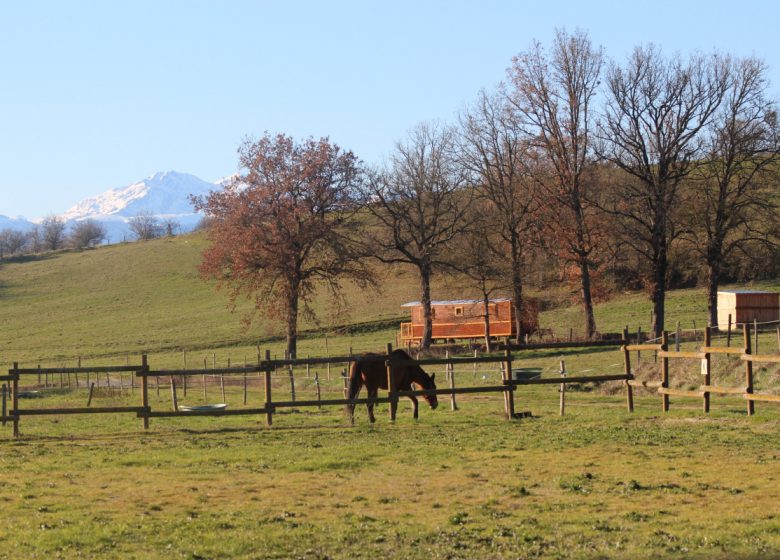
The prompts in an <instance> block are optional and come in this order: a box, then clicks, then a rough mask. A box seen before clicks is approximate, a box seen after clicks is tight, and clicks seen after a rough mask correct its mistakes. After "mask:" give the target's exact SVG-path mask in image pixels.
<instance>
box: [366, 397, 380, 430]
mask: <svg viewBox="0 0 780 560" xmlns="http://www.w3.org/2000/svg"><path fill="white" fill-rule="evenodd" d="M378 395H379V388H376V389H373V390H371V391H368V398H369V399H375V398H376V397H377V396H378ZM366 408H368V419H369V421H370V422H371V423H372V424H373V423H374V422H376V417H374V403H371V402H369V403H366Z"/></svg>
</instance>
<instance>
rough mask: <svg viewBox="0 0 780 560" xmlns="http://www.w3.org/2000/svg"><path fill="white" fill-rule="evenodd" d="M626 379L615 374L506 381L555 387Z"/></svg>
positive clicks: (619, 374) (624, 375)
mask: <svg viewBox="0 0 780 560" xmlns="http://www.w3.org/2000/svg"><path fill="white" fill-rule="evenodd" d="M626 379H628V377H626V374H625V373H616V374H614V375H591V376H585V377H567V378H565V379H562V378H560V377H543V378H537V379H511V380H509V381H507V384H509V385H555V384H557V383H596V382H601V381H624V380H626Z"/></svg>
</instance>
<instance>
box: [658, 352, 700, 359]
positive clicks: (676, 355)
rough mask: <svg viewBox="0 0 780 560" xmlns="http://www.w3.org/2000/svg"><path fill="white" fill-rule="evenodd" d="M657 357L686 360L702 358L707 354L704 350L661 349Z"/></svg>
mask: <svg viewBox="0 0 780 560" xmlns="http://www.w3.org/2000/svg"><path fill="white" fill-rule="evenodd" d="M658 357H659V358H672V359H686V360H704V359H705V358H706V357H707V354H706V353H704V352H676V351H675V352H670V351H666V350H661V351H660V352H658Z"/></svg>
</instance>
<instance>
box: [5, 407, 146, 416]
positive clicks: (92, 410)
mask: <svg viewBox="0 0 780 560" xmlns="http://www.w3.org/2000/svg"><path fill="white" fill-rule="evenodd" d="M144 410H145V409H144V408H143V407H141V406H104V407H84V408H25V409H24V410H17V411H13V410H12V411H11V412H12V413H13V414H16V415H18V416H49V415H54V414H115V413H120V412H132V413H138V412H143V411H144Z"/></svg>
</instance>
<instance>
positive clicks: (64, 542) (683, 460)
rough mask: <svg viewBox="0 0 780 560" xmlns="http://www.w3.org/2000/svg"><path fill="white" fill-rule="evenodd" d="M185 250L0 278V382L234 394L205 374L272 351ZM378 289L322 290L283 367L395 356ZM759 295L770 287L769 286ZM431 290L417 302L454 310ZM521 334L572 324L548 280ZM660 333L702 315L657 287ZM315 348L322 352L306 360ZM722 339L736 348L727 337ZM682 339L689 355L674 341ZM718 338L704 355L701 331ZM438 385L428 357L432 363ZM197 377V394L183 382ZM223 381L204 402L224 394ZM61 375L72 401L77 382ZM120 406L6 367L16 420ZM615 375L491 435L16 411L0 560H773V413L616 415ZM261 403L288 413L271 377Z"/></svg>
mask: <svg viewBox="0 0 780 560" xmlns="http://www.w3.org/2000/svg"><path fill="white" fill-rule="evenodd" d="M204 243H205V240H204V238H202V237H201V236H198V235H192V236H183V237H179V238H174V239H163V240H157V241H153V242H148V243H134V244H127V245H118V246H111V247H101V248H98V249H95V250H90V251H84V252H64V253H60V254H55V255H49V256H41V257H35V258H31V259H26V260H20V261H14V262H4V263H2V264H0V368H2V369H7V368H8V367H9V366H10V365H11V363H12V362H14V361H17V362H19V363H20V365H21V366H23V367H34V366H35V365H37V364H38V363H40V364H41V365H43V366H44V367H45V366H50V367H51V366H59V365H68V366H75V365H76V363H77V360H78V359H79V357H80V358H81V360H82V365H122V364H125V363H129V364H137V363H139V361H140V355H141V354H142V353H147V354H148V356H149V364H150V366H151V368H152V369H155V368H175V367H181V366H183V365H185V363H186V365H187V367H190V368H204V375H205V377H203V376H201V375H197V376H194V377H191V378H189V380H188V386H187V394H186V395H185V394H184V387H183V385H182V382H181V380H178V386H177V395H178V399H179V404H204V403H217V402H223V401H224V402H226V403H227V404H228V407H229V408H231V409H235V408H241V407H243V406H244V403H243V382H244V380H243V377H242V376H241V375H234V376H229V377H226V378H225V379H224V380H221V379H220V378H219V377H217V376H213V375H211V374H209V373H208V369H210V368H211V367H212V366H214V365H216V366H217V367H223V366H226V365H227V364H228V361H230V363H231V365H241V364H243V362H244V360H246V361H247V362H249V363H251V362H252V361H254V360H255V359H256V355H257V351H258V346H259V347H260V349H261V351H265V349H270V350H271V352H272V354H276V355H278V356H281V353H282V348H283V341H282V337H281V333H280V330H279V326H278V325H277V323H275V322H273V321H271V320H270V319H268V318H258V319H257V320H256V321H255V323H254V324H253V325H252V326H251V327H249V328H248V329H247V328H245V327H243V326H242V325H241V323H240V312H241V311H242V310H243V311H246V310H248V309H249V308H250V307H251V305H250V304H249V303H248V302H240V303H239V313H238V314H231V313H229V312H228V311H227V309H226V295H225V294H224V293H217V292H214V290H213V288H212V286H210V285H208V284H206V283H204V282H203V281H201V280H200V279H199V278H198V275H197V271H196V270H195V267H196V266H197V262H198V260H199V254H200V251H201V249H202V248H203V246H204ZM377 275H378V277H379V278H381V280H382V282H381V286H380V287H381V290H380V291H378V292H366V291H362V290H359V289H357V288H356V287H354V286H346V287H345V294H346V295H347V299H349V300H350V301H351V306H350V307H348V308H343V307H339V306H337V305H335V304H334V302H332V301H330V300H329V299H328V297H327V296H326V295H325V294H321V295H319V296H318V297H317V298H316V300H315V302H314V306H315V308H316V309H317V311H318V312H319V314H320V317H321V324H315V323H312V322H306V321H304V322H303V324H302V329H303V337H302V340H301V343H300V345H299V348H300V354H301V356H303V355H305V354H310V355H311V356H322V355H324V354H326V353H327V354H329V355H331V356H333V355H345V354H347V353H348V352H349V349H350V348H352V350H353V352H354V353H359V352H362V351H366V350H380V351H381V350H383V349H384V347H385V344H386V343H387V342H395V333H396V331H397V324H398V322H400V320H402V318H403V314H402V312H401V310H400V308H399V305H400V304H401V303H403V302H405V301H409V300H412V299H417V293H416V290H417V281H416V279H415V277H414V275H413V274H412V273H411V272H410V271H409V270H406V269H403V268H380V267H378V268H377ZM762 287H767V288H773V289H776V288H777V285H776V284H766V285H762ZM462 295H464V293H463V288H462V287H460V286H459V285H458V282H457V281H456V280H454V279H452V278H447V277H440V278H439V279H438V280H437V283H436V285H435V291H434V296H435V297H437V298H446V297H456V296H462ZM531 295H533V296H535V297H539V298H540V299H541V301H542V306H543V312H542V315H541V323H542V326H543V327H544V328H550V329H552V330H553V331H554V333H555V334H556V335H558V336H561V337H565V336H568V332H569V329H570V328H573V329H574V331H575V335H576V334H577V333H578V332H579V331H580V330H581V327H580V325H581V319H580V310H579V308H578V307H577V306H570V304H569V296H570V294H569V292H568V290H567V289H566V288H564V287H556V288H554V289H550V290H548V291H544V292H538V291H537V292H532V294H531ZM596 313H597V321H598V324H599V329H600V330H602V331H604V332H609V331H613V332H614V331H619V330H620V329H622V327H623V326H625V325H628V326H629V327H630V329H631V330H632V331H634V332H635V331H636V327H637V326H642V328H643V330H645V331H646V330H647V329H648V327H649V324H648V323H649V313H650V305H649V303H648V302H647V300H646V297H645V295H644V294H640V293H632V294H622V295H619V296H617V297H615V298H614V299H613V300H611V301H608V302H604V303H601V304H599V305H598V306H597V308H596ZM668 317H669V324H668V325H669V328H670V330H673V328H674V324H675V322H676V321H680V322H681V323H682V326H683V328H685V329H690V328H692V326H693V321H696V325H697V327H699V328H701V327H702V326H703V324H704V322H705V303H704V292H703V291H702V290H681V291H675V292H672V293H670V294H669V299H668ZM326 337H327V348H326ZM738 342H739V338H738V337H737V339H736V341H735V343H738ZM698 344H700V341H699V342H694V341H689V342H685V343H684V344H683V349H685V350H692V349H694V348H695V347H696V346H697V345H698ZM715 344H719V345H724V344H725V340H724V339H723V337H719V338H717V339H716V340H715ZM777 344H778V340H777V334H776V333H774V332H764V333H761V335H760V340H759V349H760V351H761V353H770V352H777ZM631 359H632V362H633V365H634V371H635V373H636V375H637V377H638V378H640V379H657V378H658V375H659V370H658V364H657V363H656V362H655V359H654V356H653V354H652V353H651V352H642V354H641V357H640V356H638V355H637V353H636V352H632V354H631ZM561 360H563V361H564V362H565V367H566V370H567V372H568V373H569V374H570V375H574V374H578V375H588V374H592V375H598V374H609V373H618V372H621V371H622V369H623V356H622V354H621V353H620V352H619V351H618V350H617V349H614V348H593V349H578V350H537V351H528V352H523V353H518V354H516V355H515V356H514V362H513V363H514V365H515V366H517V367H531V366H533V367H540V368H542V370H543V375H545V376H557V375H558V369H559V367H560V363H561ZM343 367H344V365H338V364H336V365H334V366H333V367H331V368H330V372H328V369H327V368H326V367H325V366H318V367H316V368H315V367H311V368H310V369H309V371H308V372H307V371H306V369H305V368H296V369H295V371H294V378H295V388H296V395H297V397H298V398H299V399H304V398H305V399H313V398H315V396H316V389H317V386H316V385H315V381H314V375H315V373H316V374H317V377H318V379H319V383H320V390H321V393H322V396H323V398H329V397H330V398H339V397H340V396H341V394H342V391H343V379H342V378H341V376H340V375H341V370H342V368H343ZM743 367H744V365H743V364H742V363H741V362H740V361H739V360H736V359H734V358H730V357H727V356H715V357H714V358H713V380H714V381H713V382H714V383H715V384H718V385H724V386H731V385H733V386H737V385H741V384H742V377H743V375H744V374H743V371H744V369H743ZM430 371H431V372H435V373H436V378H437V381H438V384H439V386H443V385H445V375H444V371H443V366H437V367H433V368H430ZM499 377H500V372H499V370H498V366H497V365H491V366H481V367H479V368H476V369H475V368H474V367H473V366H471V365H468V366H458V369H457V370H456V372H455V382H456V385H457V386H468V385H479V384H496V383H497V382H498V380H499ZM204 379H205V381H206V391H205V394H204V391H203V382H204ZM755 379H756V390H757V391H759V392H774V393H780V373H779V372H778V367H777V365H771V364H769V365H764V364H756V368H755ZM223 382H224V387H225V396H224V398H223V396H222V384H223ZM77 383H78V386H77ZM92 383H95V384H96V386H95V389H94V391H93V394H92V403H91V406H100V407H104V406H138V405H140V399H141V396H140V393H139V389H138V380H134V381H133V382H132V384H131V378H130V376H129V375H127V374H125V375H124V376H121V377H120V376H119V375H116V374H114V375H111V376H110V377H109V378H108V379H107V378H106V376H105V375H104V374H100V375H99V376H98V377H97V379H96V378H95V375H94V374H92V375H91V377H90V379H89V380H87V379H86V377H85V376H84V375H83V374H81V375H80V377H79V379H78V381H77V380H76V378H75V375H71V376H68V375H66V374H65V375H62V376H60V375H58V374H55V375H52V376H49V377H47V376H42V377H41V378H40V379H38V376H37V375H32V376H25V377H24V379H23V382H22V388H23V390H25V391H37V393H31V394H30V396H31V397H36V398H24V399H22V400H21V401H20V409H25V408H28V409H29V408H33V407H49V408H55V407H84V406H86V404H87V401H88V399H89V386H90V385H91V384H92ZM700 383H701V374H700V370H699V363H698V362H697V361H691V360H684V361H673V362H672V365H671V385H672V386H674V387H680V388H684V389H688V388H694V387H696V386H697V385H698V384H700ZM624 391H625V389H624V387H623V386H622V384H620V383H618V382H612V383H604V384H602V385H599V386H593V385H591V384H583V385H571V386H569V387H568V389H567V393H566V414H565V415H564V416H560V415H559V414H558V407H559V396H560V395H559V393H558V386H557V385H552V386H536V387H521V388H519V389H518V390H517V392H516V396H515V402H516V409H517V410H518V411H530V412H531V413H532V414H533V417H531V418H525V419H522V420H516V421H512V422H508V421H506V420H505V419H504V418H503V402H502V397H501V396H500V395H499V394H481V395H474V396H470V395H460V396H458V397H457V404H458V406H459V410H457V411H452V410H450V403H449V399H448V398H442V399H441V400H440V406H439V408H438V409H437V410H430V409H429V408H428V407H427V405H425V404H424V403H421V413H420V419H419V420H418V421H416V422H415V421H413V420H412V418H411V411H410V408H409V406H408V404H406V403H405V402H402V404H401V407H400V410H399V416H398V420H397V422H396V423H395V424H390V422H389V421H388V414H387V409H386V407H385V406H378V414H377V416H378V422H377V423H376V424H374V425H369V424H368V422H367V419H366V412H365V408H364V407H358V410H357V415H356V424H355V426H354V427H353V426H350V425H349V423H348V422H347V420H346V418H345V416H344V414H343V411H342V409H341V408H340V407H323V408H321V409H318V408H316V407H314V408H298V409H295V408H292V409H284V410H279V411H277V414H275V415H274V425H273V427H270V428H269V427H267V426H265V421H264V418H263V417H258V416H237V417H225V418H175V419H167V418H166V419H152V420H151V426H150V430H149V431H148V432H144V431H143V429H142V425H141V421H140V420H139V419H137V418H135V416H134V415H133V414H113V415H71V416H64V415H61V416H35V417H28V416H25V417H23V418H22V422H21V435H22V437H21V438H20V439H18V440H13V439H12V437H11V426H10V425H6V426H0V559H3V558H9V559H10V558H13V559H16V558H47V559H48V558H139V559H140V558H144V559H145V558H188V559H199V558H312V559H314V558H389V557H404V558H480V557H484V558H528V557H540V558H594V557H596V558H659V557H665V558H681V557H685V558H771V557H780V484H779V481H778V477H779V476H780V474H779V473H780V446H779V442H780V439H778V430H779V429H780V406H777V405H773V404H770V403H762V402H758V403H756V414H755V415H754V416H752V417H748V416H747V415H746V411H745V408H746V407H745V402H744V400H743V399H742V398H741V397H721V396H713V397H712V412H711V413H710V414H709V415H704V414H703V413H702V412H701V400H699V399H689V398H675V397H672V398H671V411H670V412H669V413H667V414H664V413H662V412H661V401H660V398H659V397H658V396H654V395H652V393H650V392H649V391H641V390H638V391H636V393H635V403H636V411H635V412H634V413H633V414H629V413H628V412H627V411H626V407H625V392H624ZM273 394H274V399H288V398H290V397H291V395H290V383H289V377H288V376H287V372H286V371H277V372H276V374H275V375H274V378H273ZM150 399H151V403H150V404H151V406H152V408H153V410H170V408H171V406H172V402H171V391H170V386H169V380H168V379H167V378H163V379H161V383H160V386H159V387H158V386H157V384H156V383H155V382H154V381H151V382H150ZM263 400H264V397H263V393H262V383H261V379H260V378H259V377H258V376H256V375H250V376H248V377H247V403H246V406H247V407H258V406H261V405H262V402H263Z"/></svg>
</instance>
